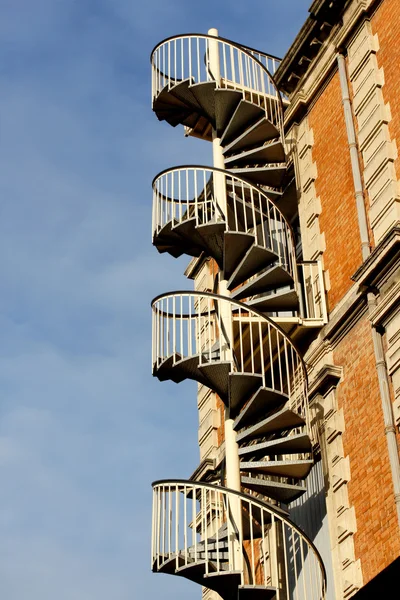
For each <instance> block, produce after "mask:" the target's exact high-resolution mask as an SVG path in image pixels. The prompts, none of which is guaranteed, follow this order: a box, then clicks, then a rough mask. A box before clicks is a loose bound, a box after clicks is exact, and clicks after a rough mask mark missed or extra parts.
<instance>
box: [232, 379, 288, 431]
mask: <svg viewBox="0 0 400 600" xmlns="http://www.w3.org/2000/svg"><path fill="white" fill-rule="evenodd" d="M288 399H289V398H288V396H287V394H282V393H280V392H277V391H276V390H272V389H270V388H266V387H260V389H259V390H258V391H257V392H256V393H255V394H254V396H253V397H252V398H251V400H250V401H249V402H248V403H247V405H246V406H245V408H244V409H243V410H242V412H241V413H240V415H239V416H238V417H237V418H236V420H235V422H234V425H233V428H234V429H235V431H237V430H238V429H241V428H242V427H245V426H249V425H254V423H255V422H257V421H258V419H259V418H260V417H261V416H262V415H265V414H267V413H269V412H271V410H273V409H276V408H277V407H278V406H284V405H285V404H286V402H287V401H288Z"/></svg>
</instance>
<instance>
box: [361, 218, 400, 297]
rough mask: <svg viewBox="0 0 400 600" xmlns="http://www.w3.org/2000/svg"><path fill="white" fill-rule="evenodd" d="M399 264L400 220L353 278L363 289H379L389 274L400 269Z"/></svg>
mask: <svg viewBox="0 0 400 600" xmlns="http://www.w3.org/2000/svg"><path fill="white" fill-rule="evenodd" d="M399 264H400V222H398V223H396V224H395V225H394V226H393V227H392V229H390V230H389V231H388V233H387V234H386V235H385V237H384V238H383V239H382V240H381V241H380V242H379V244H378V245H377V246H376V248H374V250H373V251H372V252H371V254H370V255H369V257H368V258H367V260H366V261H365V262H364V263H363V264H362V265H361V267H360V268H359V269H357V271H356V272H355V273H354V275H352V279H353V281H355V282H356V283H357V284H358V286H359V289H360V290H361V291H367V290H378V289H380V288H381V287H382V285H383V284H384V283H385V281H386V280H387V278H388V275H389V274H390V273H392V272H393V271H396V270H398V269H399Z"/></svg>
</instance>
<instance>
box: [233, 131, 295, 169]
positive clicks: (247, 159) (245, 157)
mask: <svg viewBox="0 0 400 600" xmlns="http://www.w3.org/2000/svg"><path fill="white" fill-rule="evenodd" d="M253 162H255V163H256V164H259V163H261V162H263V163H267V162H268V163H284V162H285V152H284V150H283V146H282V142H281V140H280V139H279V138H274V139H273V140H270V141H268V142H265V143H263V144H261V145H260V146H258V145H257V146H256V147H254V148H249V149H246V150H242V151H241V152H237V153H235V154H232V155H231V156H226V157H225V165H227V166H228V168H229V165H231V164H233V165H238V166H240V165H241V164H243V163H244V164H245V165H246V164H251V163H253Z"/></svg>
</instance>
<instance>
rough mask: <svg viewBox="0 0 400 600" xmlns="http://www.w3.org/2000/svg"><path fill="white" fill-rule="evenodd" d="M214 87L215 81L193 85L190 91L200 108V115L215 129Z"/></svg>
mask: <svg viewBox="0 0 400 600" xmlns="http://www.w3.org/2000/svg"><path fill="white" fill-rule="evenodd" d="M215 86H216V84H215V81H207V82H206V83H195V84H194V85H191V86H190V91H191V92H192V94H193V96H194V97H195V98H196V101H197V103H198V104H199V105H200V106H201V110H202V113H203V114H204V115H205V116H206V117H207V119H208V120H209V122H210V123H211V124H212V125H213V127H215V99H214V92H215Z"/></svg>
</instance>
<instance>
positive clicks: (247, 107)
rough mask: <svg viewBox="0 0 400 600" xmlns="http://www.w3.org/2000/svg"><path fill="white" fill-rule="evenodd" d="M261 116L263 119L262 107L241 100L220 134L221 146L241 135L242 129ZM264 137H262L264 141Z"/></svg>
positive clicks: (247, 127)
mask: <svg viewBox="0 0 400 600" xmlns="http://www.w3.org/2000/svg"><path fill="white" fill-rule="evenodd" d="M262 117H264V119H265V111H264V109H262V108H260V107H259V106H256V105H255V104H252V103H251V102H248V101H247V100H241V101H240V102H239V104H238V105H237V108H236V110H235V112H234V113H233V115H232V117H231V119H230V121H229V123H228V124H227V126H226V129H225V131H224V133H223V134H222V136H221V146H224V147H226V146H227V145H228V144H232V143H233V142H234V141H236V138H237V137H238V136H239V137H241V135H242V132H243V130H247V129H249V128H250V127H251V126H252V125H253V124H254V123H255V122H257V121H259V120H260V119H261V118H262ZM275 136H276V134H275ZM275 136H274V137H275ZM266 139H267V138H264V141H265V140H266Z"/></svg>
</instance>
